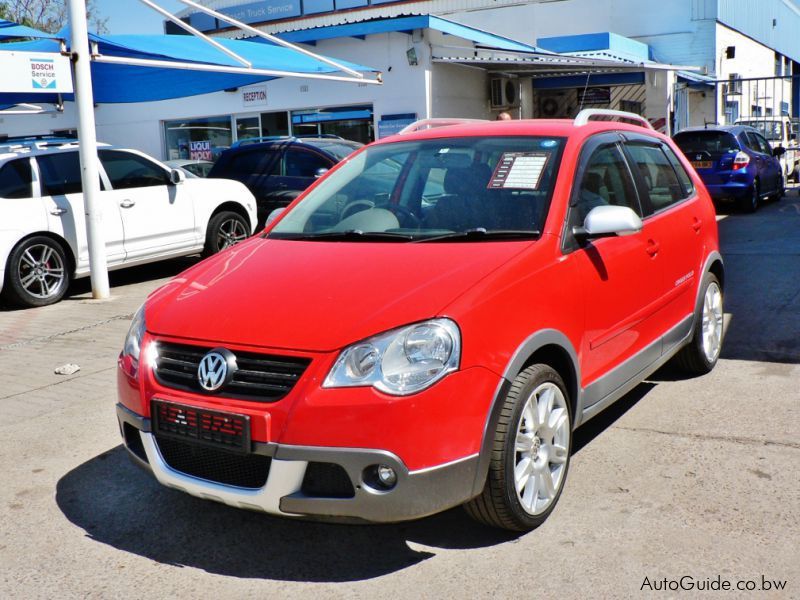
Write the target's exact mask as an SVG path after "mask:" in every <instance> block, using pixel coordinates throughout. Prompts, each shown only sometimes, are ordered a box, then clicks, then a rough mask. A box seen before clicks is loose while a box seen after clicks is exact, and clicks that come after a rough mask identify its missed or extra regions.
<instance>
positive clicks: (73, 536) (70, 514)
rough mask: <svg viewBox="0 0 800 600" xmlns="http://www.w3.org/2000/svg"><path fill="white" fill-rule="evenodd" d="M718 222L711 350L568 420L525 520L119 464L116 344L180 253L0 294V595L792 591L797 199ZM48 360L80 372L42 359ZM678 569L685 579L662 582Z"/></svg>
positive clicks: (798, 496) (798, 546)
mask: <svg viewBox="0 0 800 600" xmlns="http://www.w3.org/2000/svg"><path fill="white" fill-rule="evenodd" d="M722 210H723V211H724V207H723V208H722ZM719 226H720V234H721V239H722V245H723V254H724V257H725V260H726V267H727V277H726V313H728V314H727V315H726V321H727V323H728V328H727V333H726V340H725V346H724V350H723V357H722V359H721V360H720V362H719V364H718V366H717V368H716V369H715V370H714V371H713V372H712V373H711V374H709V375H707V376H705V377H700V378H695V379H685V378H683V377H682V376H681V375H680V374H679V373H677V372H675V371H673V370H671V369H670V368H668V367H666V368H664V369H662V370H661V371H659V372H658V373H656V374H655V375H654V376H653V377H652V378H651V379H650V380H649V381H647V382H645V383H643V384H641V385H640V386H638V387H637V388H636V389H635V390H634V391H633V392H631V393H630V394H629V395H628V396H626V397H625V398H623V399H622V400H620V401H619V402H617V403H616V404H615V405H614V406H613V407H611V408H610V409H609V410H607V411H606V412H605V413H603V414H602V415H601V416H599V417H597V418H596V419H594V420H592V421H590V422H589V423H588V424H587V425H586V426H584V427H582V428H581V429H579V430H578V432H577V433H576V439H575V446H576V452H575V455H574V457H573V460H572V465H571V470H570V474H569V477H568V480H567V483H566V488H565V491H564V494H563V496H562V498H561V501H560V503H559V505H558V507H557V508H556V510H555V511H554V512H553V514H552V515H551V517H550V518H549V519H548V521H547V522H546V523H545V524H544V525H543V526H542V527H540V528H539V529H537V530H536V531H533V532H531V533H528V534H525V535H519V534H511V533H507V532H501V531H496V530H492V529H488V528H485V527H482V526H479V525H477V524H475V523H473V522H472V521H470V520H469V519H468V518H467V517H466V516H465V515H464V513H463V512H462V511H461V510H460V509H454V510H451V511H448V512H446V513H443V514H441V515H438V516H434V517H431V518H427V519H422V520H419V521H416V522H411V523H404V524H397V525H373V526H367V525H358V526H354V525H348V526H345V525H329V524H320V523H309V522H297V521H293V520H289V519H280V518H273V517H270V516H266V515H263V514H257V513H251V512H246V511H241V510H236V509H233V508H228V507H226V506H222V505H218V504H215V503H213V502H209V501H203V500H199V499H196V498H192V497H190V496H187V495H185V494H182V493H180V492H177V491H173V490H169V489H166V488H164V487H161V486H160V485H158V484H157V483H156V482H155V480H154V479H152V478H151V477H150V476H148V475H147V474H146V473H145V472H143V471H141V470H139V469H138V468H136V467H135V466H133V464H132V463H131V462H130V461H129V460H128V458H127V457H126V455H125V451H124V450H123V448H122V447H121V446H120V440H119V434H118V430H117V425H116V420H115V413H114V404H115V372H114V369H115V363H116V357H117V354H118V352H119V348H120V346H121V344H122V340H123V337H124V335H125V332H126V330H127V327H128V322H129V320H130V317H131V315H132V313H133V312H134V311H135V310H136V308H137V307H138V306H139V304H140V303H141V301H142V300H143V298H144V297H145V295H146V294H147V293H148V292H149V291H151V290H152V289H154V288H155V287H157V286H158V285H159V284H160V283H162V282H163V281H165V280H166V278H168V277H170V276H172V275H175V274H177V273H178V272H180V271H181V270H182V269H183V268H185V267H187V266H188V265H190V264H192V263H193V262H194V259H185V260H178V261H170V262H168V263H162V264H160V265H156V266H149V267H142V268H135V269H129V270H127V271H124V272H120V273H115V274H112V285H113V289H112V293H113V296H114V297H113V298H112V299H111V300H109V301H105V302H94V301H90V300H88V298H89V291H88V281H86V280H84V281H81V282H78V283H76V284H75V285H73V288H72V290H71V292H70V295H69V297H68V298H67V299H66V300H64V301H62V302H61V303H59V304H57V305H55V306H51V307H46V308H42V309H35V310H24V311H18V310H10V309H8V308H7V307H6V308H3V307H0V474H1V475H0V597H2V598H190V597H191V598H196V597H210V598H309V597H314V598H315V599H324V598H341V597H348V598H349V597H352V598H373V597H375V596H377V595H380V596H387V597H395V598H473V597H475V598H481V597H497V598H506V597H516V598H626V597H640V596H642V595H643V594H645V595H647V594H651V595H653V594H655V595H657V596H661V597H696V596H698V595H700V596H701V597H702V596H703V595H704V594H702V593H701V592H699V591H698V587H697V586H698V585H716V582H719V583H720V584H722V582H725V581H727V582H729V583H730V585H731V586H732V587H733V588H734V591H731V592H728V593H727V594H724V593H723V595H725V596H729V597H739V596H743V597H751V596H756V595H757V596H758V597H761V596H766V597H774V598H800V542H798V540H800V477H798V474H799V472H800V467H799V466H798V465H800V408H799V407H798V403H799V401H800V199H799V198H798V196H797V192H796V191H794V190H793V191H792V192H790V194H789V195H788V196H787V197H786V198H784V199H783V200H782V201H780V202H778V203H774V204H770V205H767V206H765V207H763V208H762V209H761V210H760V211H759V212H758V213H756V214H753V215H740V214H736V213H732V214H730V215H727V216H724V217H723V218H722V219H721V220H720V222H719ZM68 362H73V363H77V364H79V365H80V367H81V370H80V371H78V372H77V373H75V374H74V375H71V376H60V375H55V374H54V373H53V369H54V368H55V367H57V366H59V365H62V364H64V363H68ZM681 578H683V579H682V582H683V587H684V588H685V587H688V586H690V585H694V587H693V588H692V589H689V590H681V589H677V590H669V588H670V587H672V586H677V585H678V582H679V580H681ZM664 580H666V581H664ZM767 581H769V582H773V583H770V587H771V588H772V589H771V590H770V591H769V592H768V593H764V592H763V590H762V588H763V587H765V582H767ZM776 581H784V582H785V588H784V589H783V590H782V591H775V589H774V588H775V583H774V582H776ZM673 582H674V583H673ZM739 582H741V583H739ZM737 585H742V586H743V587H750V586H753V587H754V588H755V589H754V591H749V592H748V591H735V588H736V586H737ZM659 586H666V587H667V588H668V590H667V591H666V592H663V591H662V592H658V591H656V590H657V589H658V588H659Z"/></svg>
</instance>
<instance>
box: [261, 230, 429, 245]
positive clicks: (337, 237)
mask: <svg viewBox="0 0 800 600" xmlns="http://www.w3.org/2000/svg"><path fill="white" fill-rule="evenodd" d="M269 237H271V238H273V239H276V240H307V241H314V240H321V241H327V242H338V241H346V242H409V241H411V240H413V239H414V236H412V235H409V234H407V233H397V232H392V231H361V230H360V229H347V230H346V231H320V232H317V233H279V234H270V236H269Z"/></svg>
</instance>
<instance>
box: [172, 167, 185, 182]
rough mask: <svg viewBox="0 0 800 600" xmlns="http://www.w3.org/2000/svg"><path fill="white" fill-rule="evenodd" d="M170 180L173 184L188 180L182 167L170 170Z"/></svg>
mask: <svg viewBox="0 0 800 600" xmlns="http://www.w3.org/2000/svg"><path fill="white" fill-rule="evenodd" d="M169 181H170V183H171V184H172V185H178V184H180V183H183V182H184V181H186V173H184V172H183V171H181V170H180V169H172V171H170V172H169Z"/></svg>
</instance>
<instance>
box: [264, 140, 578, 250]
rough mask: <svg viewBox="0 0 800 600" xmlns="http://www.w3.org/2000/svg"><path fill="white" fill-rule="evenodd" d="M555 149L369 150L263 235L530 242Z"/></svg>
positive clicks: (453, 144) (484, 144)
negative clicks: (525, 239)
mask: <svg viewBox="0 0 800 600" xmlns="http://www.w3.org/2000/svg"><path fill="white" fill-rule="evenodd" d="M563 143H564V141H563V139H560V138H544V137H492V138H478V137H469V138H446V139H432V140H423V141H410V142H397V143H391V144H381V145H376V146H370V147H368V148H366V150H364V151H363V152H361V153H360V154H358V155H356V156H354V157H353V158H351V159H349V160H348V161H347V162H346V163H345V164H343V165H342V166H341V168H339V169H338V170H337V171H336V172H334V173H332V174H331V175H330V176H329V177H327V178H326V179H325V180H324V181H322V182H320V185H319V186H318V187H317V188H315V189H314V190H312V191H311V192H310V193H309V194H308V196H306V197H305V198H304V199H303V201H302V202H300V204H298V205H297V206H295V207H294V209H292V211H291V213H289V214H288V215H287V216H286V217H285V218H284V219H282V220H281V222H280V223H278V224H277V225H276V226H275V228H274V229H273V230H272V231H271V232H270V234H269V237H270V238H280V239H319V240H337V239H348V240H353V241H358V240H359V239H361V240H363V241H434V240H436V241H440V240H441V241H456V240H459V239H462V240H468V241H473V240H474V241H481V240H488V239H513V238H515V237H516V238H529V239H530V238H535V237H537V236H538V234H539V229H540V228H541V227H542V226H543V225H544V220H545V217H546V216H547V210H548V206H549V203H550V197H551V195H552V192H553V186H554V184H555V180H556V175H557V172H558V165H559V162H560V157H561V150H562V147H563Z"/></svg>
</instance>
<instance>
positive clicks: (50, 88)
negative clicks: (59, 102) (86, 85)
mask: <svg viewBox="0 0 800 600" xmlns="http://www.w3.org/2000/svg"><path fill="white" fill-rule="evenodd" d="M0 72H2V74H3V76H2V77H0V93H2V92H7V93H43V94H44V93H49V94H70V93H72V73H71V71H70V68H69V59H68V58H67V57H66V56H61V55H60V54H56V53H52V52H3V53H2V58H0Z"/></svg>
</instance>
